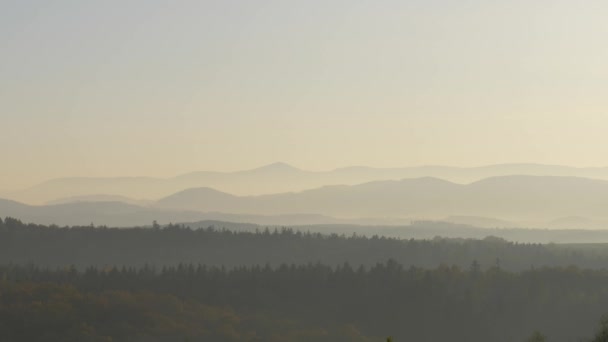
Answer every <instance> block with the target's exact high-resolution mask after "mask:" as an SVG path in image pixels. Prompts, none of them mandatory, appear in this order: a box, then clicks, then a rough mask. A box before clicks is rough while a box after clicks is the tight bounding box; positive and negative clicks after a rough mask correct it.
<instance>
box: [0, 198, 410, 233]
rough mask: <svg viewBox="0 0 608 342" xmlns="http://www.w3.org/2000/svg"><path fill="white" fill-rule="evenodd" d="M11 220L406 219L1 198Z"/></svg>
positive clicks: (273, 222)
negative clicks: (31, 202) (36, 202)
mask: <svg viewBox="0 0 608 342" xmlns="http://www.w3.org/2000/svg"><path fill="white" fill-rule="evenodd" d="M7 216H9V217H14V218H18V219H20V220H23V221H25V222H30V223H36V224H46V225H48V224H56V225H59V226H87V225H90V224H91V223H93V224H94V225H98V226H100V225H105V226H111V227H132V226H149V225H151V224H152V222H153V221H158V223H160V224H168V223H171V222H173V223H175V222H191V221H223V222H234V223H239V224H250V223H251V224H259V225H270V226H286V225H289V226H292V225H314V224H372V225H376V224H405V223H408V222H409V221H407V220H389V219H374V218H357V219H338V218H333V217H329V216H323V215H317V214H286V215H249V214H231V213H221V212H200V211H191V210H190V211H189V210H170V209H162V208H153V207H149V206H139V205H133V204H127V203H122V202H87V201H83V202H73V203H62V204H53V205H42V206H32V205H27V204H22V203H18V202H15V201H11V200H5V199H0V218H2V217H7Z"/></svg>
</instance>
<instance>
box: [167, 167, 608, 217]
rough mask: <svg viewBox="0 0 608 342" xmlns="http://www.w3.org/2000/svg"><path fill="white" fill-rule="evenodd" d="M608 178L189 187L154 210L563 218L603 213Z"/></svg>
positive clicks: (594, 215)
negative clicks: (238, 189) (275, 189)
mask: <svg viewBox="0 0 608 342" xmlns="http://www.w3.org/2000/svg"><path fill="white" fill-rule="evenodd" d="M607 204H608V182H607V181H602V180H594V179H586V178H577V177H541V176H504V177H493V178H488V179H484V180H481V181H478V182H474V183H471V184H467V185H461V184H456V183H451V182H447V181H443V180H440V179H436V178H430V177H426V178H417V179H404V180H401V181H378V182H370V183H365V184H360V185H355V186H346V185H341V186H326V187H322V188H318V189H313V190H306V191H302V192H298V193H283V194H273V195H262V196H234V195H230V194H226V193H221V192H219V191H215V190H210V189H208V188H200V189H188V190H185V191H182V192H179V193H176V194H174V195H171V196H168V197H166V198H163V199H161V200H159V201H158V202H157V203H156V205H157V206H158V207H161V208H169V209H181V210H202V211H220V212H233V213H250V214H262V215H280V214H287V213H317V214H322V215H328V216H333V217H397V218H406V217H409V218H412V217H413V218H417V217H422V218H436V219H441V218H445V217H450V216H452V217H458V216H461V217H462V216H473V217H491V218H500V219H504V220H509V221H511V220H512V221H522V220H545V221H546V220H554V219H556V218H559V217H565V216H581V217H586V218H589V219H595V218H606V217H608V212H606V210H605V208H606V205H607Z"/></svg>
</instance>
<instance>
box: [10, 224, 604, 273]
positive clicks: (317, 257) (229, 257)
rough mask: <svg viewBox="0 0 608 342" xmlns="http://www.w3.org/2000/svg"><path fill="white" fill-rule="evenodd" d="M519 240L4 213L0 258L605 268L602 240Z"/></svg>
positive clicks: (66, 262)
mask: <svg viewBox="0 0 608 342" xmlns="http://www.w3.org/2000/svg"><path fill="white" fill-rule="evenodd" d="M591 246H593V247H594V248H591V247H590V245H585V244H581V245H555V244H549V245H543V244H535V243H514V242H510V241H506V240H504V239H501V238H497V237H494V236H488V237H485V238H483V239H454V238H451V239H448V238H441V237H435V238H433V239H423V240H418V239H416V240H415V239H397V238H387V237H384V236H371V237H366V236H363V235H356V234H352V233H351V234H348V235H345V234H341V235H338V234H336V233H331V234H322V233H319V232H316V233H311V232H307V231H297V230H293V229H290V228H273V229H267V228H266V229H260V230H257V231H252V232H242V231H241V232H236V231H232V230H227V229H223V228H222V227H205V228H201V229H190V228H187V227H184V226H183V225H169V226H167V227H160V226H158V225H156V226H153V227H152V228H129V229H118V228H107V227H92V226H87V227H71V228H68V227H63V228H61V227H56V226H50V227H47V226H41V225H34V224H24V223H22V222H21V221H19V220H16V219H12V218H6V219H5V220H0V260H2V261H3V262H5V263H14V264H28V263H32V264H36V265H40V266H50V267H58V266H59V267H64V266H75V267H76V268H78V269H84V268H86V267H88V266H98V267H107V266H119V267H120V266H134V267H143V266H145V265H148V266H155V267H162V266H165V265H177V264H179V263H192V264H204V265H207V266H224V267H239V266H257V265H262V266H264V265H266V264H269V265H271V266H278V265H281V264H296V265H300V264H307V263H317V262H320V263H322V264H324V265H329V266H338V265H342V264H344V263H349V264H350V265H352V266H353V267H358V266H360V265H363V266H368V267H369V266H373V265H375V264H376V263H377V262H384V261H386V260H388V259H394V260H396V261H397V262H399V263H401V264H403V265H404V266H406V267H409V266H416V267H424V268H436V267H438V266H440V265H449V266H452V265H456V266H458V267H460V268H468V267H469V266H470V265H471V263H473V262H474V261H476V262H477V263H478V264H479V265H480V268H481V269H484V270H485V269H488V268H492V267H495V266H499V267H500V268H502V269H505V270H509V271H523V270H529V269H530V268H532V267H543V266H559V267H568V266H571V265H575V266H578V267H581V268H593V269H601V268H604V267H606V266H608V252H607V251H606V249H605V248H603V247H601V246H597V245H591Z"/></svg>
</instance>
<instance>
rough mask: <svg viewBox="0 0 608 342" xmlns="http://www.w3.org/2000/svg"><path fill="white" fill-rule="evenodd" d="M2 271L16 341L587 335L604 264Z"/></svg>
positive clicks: (598, 305) (1, 295) (5, 318)
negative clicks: (510, 267)
mask: <svg viewBox="0 0 608 342" xmlns="http://www.w3.org/2000/svg"><path fill="white" fill-rule="evenodd" d="M0 279H2V280H1V281H0V283H1V285H0V322H1V323H0V333H1V334H2V336H20V337H19V338H17V337H15V338H13V339H9V340H12V341H57V340H61V341H68V339H67V338H64V336H63V335H61V334H74V336H76V337H73V340H74V341H88V340H86V339H84V337H86V334H89V333H90V334H91V335H92V336H97V337H99V338H105V337H113V340H112V341H138V339H137V338H140V340H142V341H164V340H167V341H180V340H184V338H189V339H190V340H191V341H199V340H200V341H203V340H213V341H233V340H239V339H240V340H254V339H253V337H254V336H257V337H259V338H260V340H264V341H269V340H272V339H271V337H273V336H275V335H276V338H277V339H275V340H277V341H278V340H280V341H312V340H314V341H323V340H332V341H366V340H370V339H369V338H366V337H365V336H386V335H391V336H393V337H394V340H395V341H421V342H424V341H428V342H431V341H446V340H449V341H468V342H477V341H479V342H482V341H484V342H485V341H493V342H501V341H505V342H506V341H524V340H526V338H527V337H528V336H530V335H531V334H532V332H534V331H537V330H538V331H541V332H542V333H543V334H544V335H546V336H547V340H548V341H555V342H561V341H564V342H565V341H579V340H580V338H584V337H585V336H591V335H592V334H593V332H594V331H595V329H596V324H597V322H598V320H599V318H600V317H601V315H602V314H603V313H604V312H606V311H607V308H608V287H606V284H608V272H607V271H600V270H597V271H591V270H581V269H578V268H575V267H570V268H540V269H534V270H527V271H523V272H519V273H512V272H508V271H504V270H503V269H501V268H499V267H497V266H495V267H492V268H490V269H488V270H486V271H482V270H480V269H479V268H478V266H477V265H476V264H475V263H473V264H471V265H470V267H468V268H466V269H462V268H459V267H456V266H441V267H439V268H436V269H432V270H428V269H422V268H414V267H404V266H403V265H401V264H399V263H397V262H396V261H394V260H389V261H387V262H385V263H378V264H376V265H374V266H372V267H352V266H350V265H348V264H345V265H342V266H339V267H335V268H334V267H329V266H325V265H322V264H307V265H281V266H279V267H270V266H254V267H239V268H233V269H228V268H217V267H207V266H204V265H191V264H183V265H178V266H176V267H164V268H161V269H154V268H150V267H143V268H126V267H125V268H104V269H100V268H94V267H90V268H88V269H86V270H85V271H82V272H81V271H78V270H76V269H75V268H65V269H60V270H49V269H44V268H38V267H36V266H15V265H13V266H4V267H0ZM277 317H278V318H280V319H278V318H277ZM293 322H298V324H295V323H293ZM197 329H200V331H199V330H197ZM231 334H232V335H231ZM273 334H274V335H273ZM315 334H316V335H315ZM24 336H26V337H27V338H26V337H24ZM69 336H70V338H72V337H71V336H72V335H69ZM83 336H84V337H83ZM237 336H238V337H237ZM279 336H280V338H281V339H278V338H279ZM152 337H154V338H152ZM163 338H165V339H163ZM178 338H179V339H178ZM324 338H327V339H324ZM91 341H103V339H98V340H95V339H91Z"/></svg>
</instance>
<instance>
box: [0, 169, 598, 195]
mask: <svg viewBox="0 0 608 342" xmlns="http://www.w3.org/2000/svg"><path fill="white" fill-rule="evenodd" d="M510 175H531V176H563V177H584V178H594V179H603V180H608V168H574V167H567V166H556V165H539V164H502V165H490V166H482V167H471V168H459V167H448V166H420V167H407V168H372V167H362V166H361V167H360V166H353V167H346V168H339V169H335V170H331V171H321V172H316V171H306V170H301V169H298V168H295V167H293V166H291V165H288V164H285V163H275V164H271V165H266V166H263V167H260V168H256V169H251V170H244V171H237V172H213V171H200V172H192V173H187V174H183V175H179V176H176V177H172V178H151V177H119V178H87V177H73V178H59V179H53V180H49V181H47V182H44V183H41V184H38V185H35V186H33V187H30V188H28V189H23V190H20V191H12V192H8V193H7V192H5V193H2V194H0V195H1V196H0V197H4V198H9V199H12V200H16V201H20V202H24V203H29V204H47V203H51V204H56V203H67V202H76V201H95V198H94V197H95V196H97V197H99V196H106V197H108V196H115V199H118V198H119V197H123V199H120V201H128V202H129V203H134V204H141V203H142V201H144V202H146V201H148V202H149V201H154V200H157V199H159V198H163V197H166V196H169V195H171V194H174V193H176V192H178V191H182V190H185V189H190V188H201V187H206V188H212V189H216V190H218V191H221V192H226V193H231V194H235V195H239V196H252V195H264V194H274V193H284V192H296V191H303V190H307V189H313V188H319V187H322V186H327V185H356V184H361V183H367V182H372V181H380V180H383V181H384V180H400V179H404V178H420V177H434V178H439V179H443V180H446V181H449V182H454V183H459V184H468V183H471V182H476V181H479V180H482V179H485V178H489V177H498V176H510ZM124 197H127V198H128V200H126V199H124Z"/></svg>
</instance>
